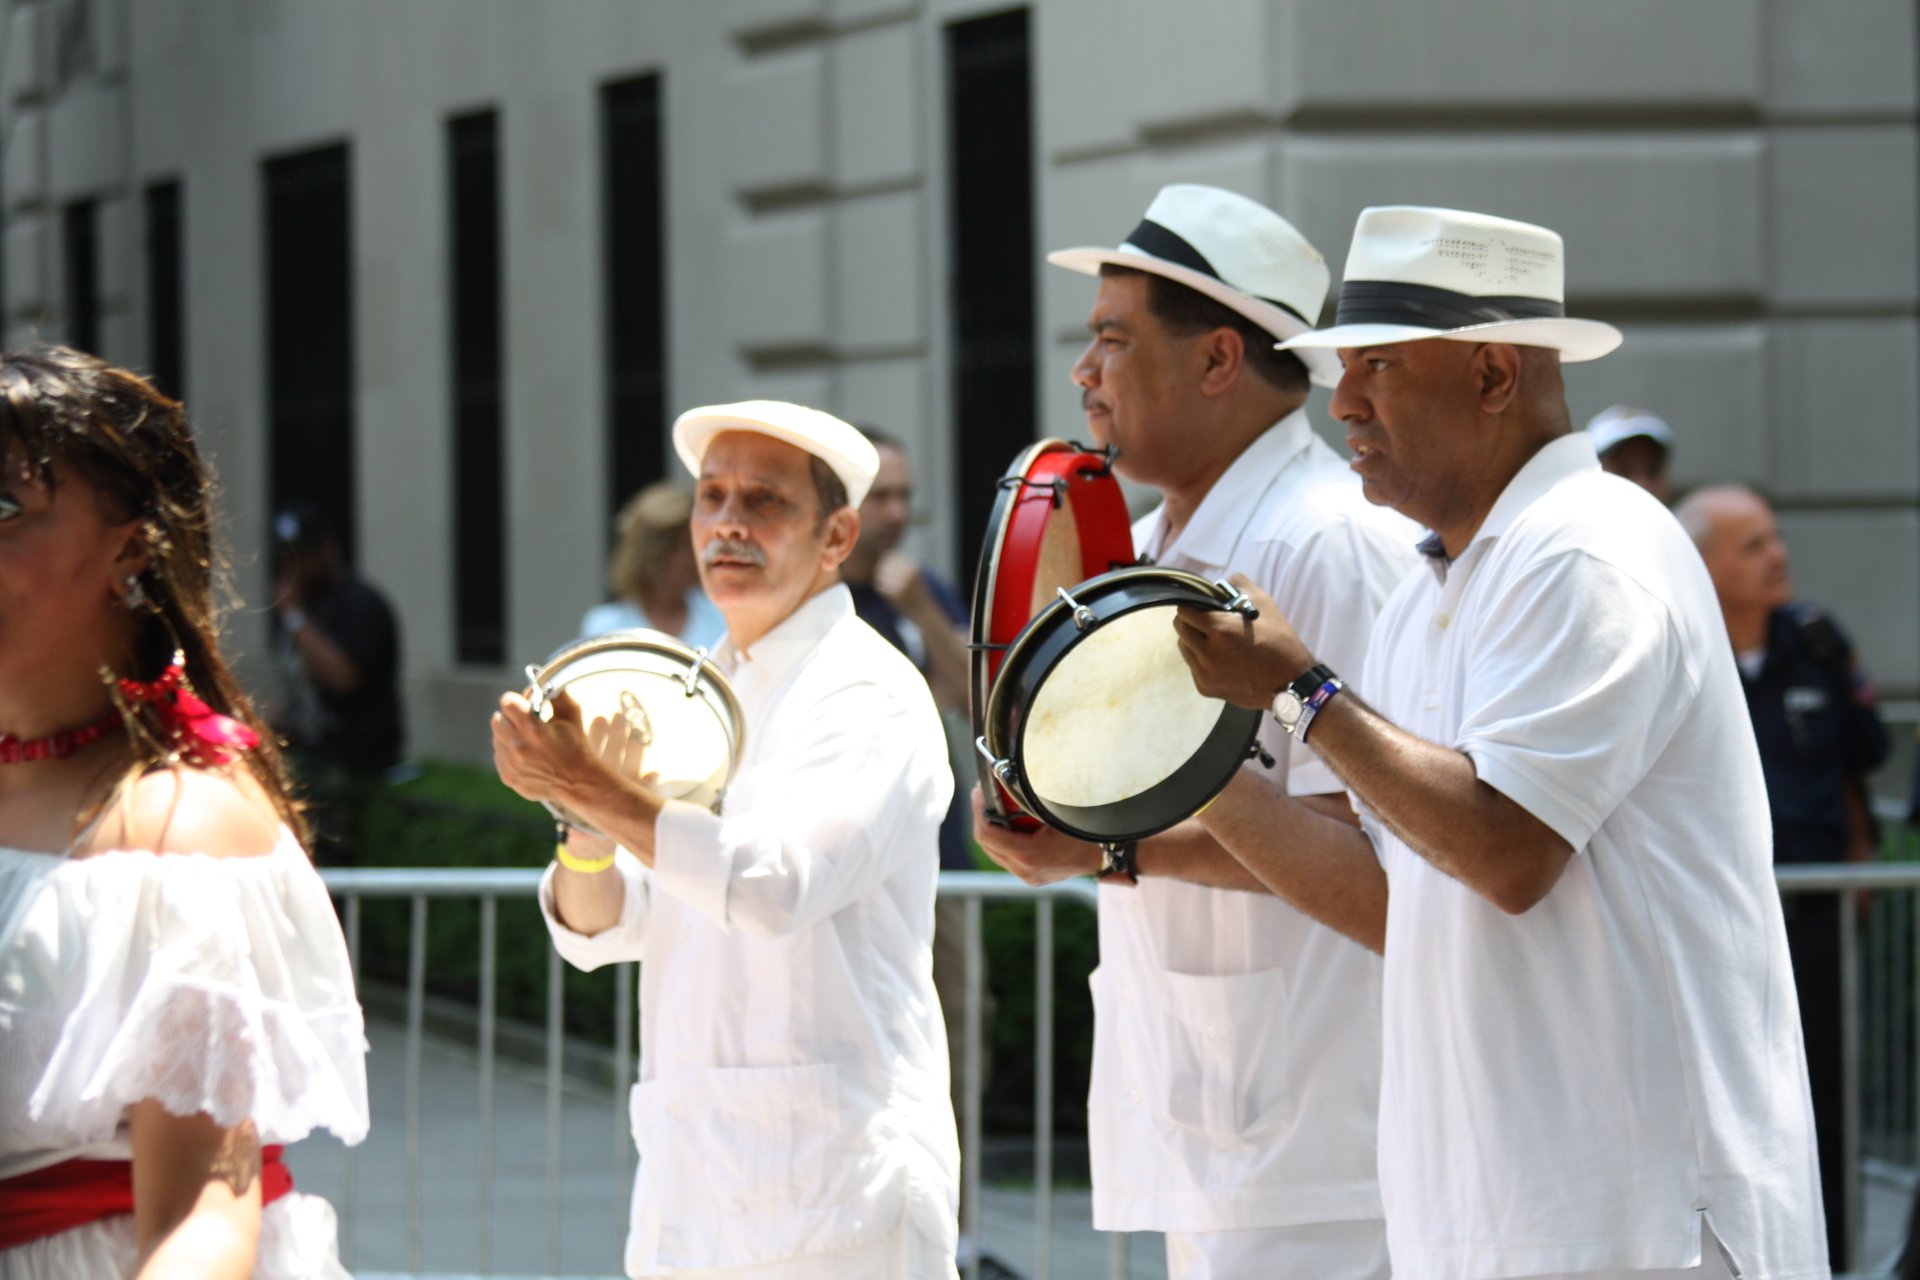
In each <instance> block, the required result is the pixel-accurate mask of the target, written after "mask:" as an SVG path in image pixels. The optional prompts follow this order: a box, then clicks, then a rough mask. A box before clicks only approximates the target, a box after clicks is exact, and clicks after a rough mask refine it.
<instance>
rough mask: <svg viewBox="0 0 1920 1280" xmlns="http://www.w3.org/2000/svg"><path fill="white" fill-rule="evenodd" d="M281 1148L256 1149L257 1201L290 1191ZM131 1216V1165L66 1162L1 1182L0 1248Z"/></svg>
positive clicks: (264, 1201) (268, 1201)
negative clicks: (257, 1155) (258, 1195)
mask: <svg viewBox="0 0 1920 1280" xmlns="http://www.w3.org/2000/svg"><path fill="white" fill-rule="evenodd" d="M285 1150H286V1148H285V1147H280V1146H273V1147H262V1148H260V1203H261V1204H262V1205H263V1206H265V1205H269V1204H272V1203H273V1202H274V1201H275V1200H278V1199H279V1198H280V1197H281V1196H284V1195H285V1194H287V1192H289V1191H291V1190H293V1174H292V1173H290V1172H289V1171H288V1169H287V1166H286V1163H285V1162H284V1161H283V1160H282V1159H281V1158H280V1157H281V1154H282V1153H283V1152H284V1151H285ZM132 1212H133V1164H132V1163H131V1162H130V1161H126V1160H64V1161H62V1162H61V1163H59V1164H54V1165H48V1166H47V1167H46V1168H44V1169H35V1170H34V1171H33V1172H31V1173H23V1174H19V1175H18V1176H16V1177H12V1178H0V1249H11V1248H13V1247H14V1246H16V1245H22V1244H28V1243H30V1242H32V1241H34V1240H43V1239H45V1238H46V1237H48V1236H57V1235H59V1234H60V1233H61V1232H62V1231H71V1230H73V1229H74V1228H75V1227H84V1226H86V1225H87V1224H88V1223H90V1222H98V1221H100V1220H101V1219H102V1218H112V1217H116V1216H118V1215H119V1214H123V1213H132Z"/></svg>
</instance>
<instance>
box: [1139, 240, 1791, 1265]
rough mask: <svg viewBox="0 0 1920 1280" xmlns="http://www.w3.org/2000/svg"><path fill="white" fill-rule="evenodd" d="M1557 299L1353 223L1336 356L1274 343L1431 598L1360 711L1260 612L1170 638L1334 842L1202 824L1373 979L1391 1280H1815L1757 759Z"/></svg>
mask: <svg viewBox="0 0 1920 1280" xmlns="http://www.w3.org/2000/svg"><path fill="white" fill-rule="evenodd" d="M1563 281H1564V253H1563V246H1562V243H1561V239H1560V237H1559V236H1558V235H1556V234H1555V233H1553V232H1552V231H1549V230H1547V229H1546V228H1544V227H1536V226H1532V225H1529V224H1527V223H1522V222H1514V221H1511V220H1509V219H1505V218H1494V217H1489V216H1487V215H1485V214H1478V213H1463V212H1460V211H1457V210H1452V209H1432V208H1411V207H1392V208H1375V209H1368V210H1366V211H1364V212H1363V213H1362V214H1361V215H1360V222H1359V225H1358V227H1357V228H1356V230H1355V232H1354V239H1353V246H1352V249H1351V250H1350V252H1349V254H1348V258H1347V269H1346V277H1345V280H1344V281H1343V283H1342V285H1341V291H1340V304H1339V311H1338V313H1337V316H1336V319H1335V322H1334V324H1333V326H1332V327H1331V328H1329V329H1326V330H1322V331H1317V332H1314V333H1311V334H1305V335H1301V336H1299V337H1296V338H1293V339H1291V340H1289V342H1288V343H1286V344H1284V345H1287V346H1289V347H1293V348H1301V349H1310V350H1337V351H1338V352H1339V355H1340V359H1341V363H1342V366H1343V372H1342V375H1341V378H1340V383H1339V386H1338V387H1337V388H1336V389H1335V391H1334V395H1333V400H1332V402H1331V406H1330V408H1331V411H1332V413H1333V414H1334V416H1335V417H1337V418H1339V419H1340V420H1341V421H1342V422H1344V423H1345V424H1346V426H1347V438H1348V443H1349V445H1350V446H1351V448H1352V450H1353V453H1354V460H1353V463H1352V466H1353V469H1354V470H1355V471H1357V472H1358V473H1359V475H1360V478H1361V482H1362V484H1363V485H1364V486H1365V490H1366V495H1367V497H1368V498H1369V499H1371V500H1372V501H1374V502H1376V503H1381V504H1384V505H1388V506H1391V507H1393V508H1394V509H1395V510H1397V511H1400V512H1401V513H1403V514H1405V515H1408V516H1410V517H1412V518H1413V519H1415V520H1418V521H1419V522H1420V523H1422V524H1424V525H1426V526H1427V527H1428V528H1429V529H1431V530H1432V533H1431V535H1430V536H1429V537H1428V538H1427V540H1426V541H1425V542H1424V543H1423V544H1422V551H1423V552H1424V554H1425V555H1426V557H1427V566H1426V567H1425V568H1424V569H1422V570H1417V571H1415V572H1414V573H1413V574H1412V575H1410V576H1409V577H1408V578H1407V579H1406V580H1405V581H1403V582H1402V583H1401V584H1400V587H1399V588H1398V590H1396V591H1395V592H1394V595H1393V598H1392V599H1391V600H1389V601H1388V602H1387V605H1386V607H1385V608H1384V609H1383V610H1382V611H1381V614H1380V620H1379V623H1378V624H1377V625H1376V626H1375V628H1374V633H1373V639H1372V641H1371V644H1370V646H1369V648H1368V651H1367V657H1366V662H1365V665H1364V667H1363V668H1362V669H1361V670H1360V671H1359V673H1358V679H1357V680H1355V682H1354V687H1352V688H1347V687H1346V685H1345V684H1344V683H1343V677H1348V676H1352V675H1353V674H1354V671H1353V669H1351V668H1348V669H1346V670H1341V669H1339V668H1332V667H1330V666H1329V665H1327V659H1326V657H1325V655H1324V654H1322V653H1321V652H1320V651H1319V650H1317V649H1315V648H1314V647H1313V646H1312V645H1311V643H1310V642H1308V641H1306V640H1305V639H1304V637H1302V636H1301V635H1299V634H1298V633H1297V631H1296V629H1295V628H1293V627H1292V626H1290V625H1289V618H1288V615H1287V611H1286V608H1285V607H1284V606H1283V605H1275V603H1274V602H1273V601H1272V600H1269V599H1267V598H1265V596H1264V593H1260V592H1259V590H1258V588H1257V587H1252V586H1251V585H1249V594H1250V595H1253V596H1254V598H1255V603H1256V604H1257V605H1258V606H1259V609H1260V615H1259V617H1258V618H1257V619H1255V620H1253V621H1251V622H1243V621H1242V620H1240V619H1232V620H1225V619H1217V618H1209V617H1206V616H1204V615H1202V614H1201V613H1200V612H1199V611H1197V610H1182V612H1181V617H1180V619H1179V622H1178V624H1177V625H1178V627H1179V629H1180V632H1181V649H1182V652H1183V653H1184V654H1185V656H1186V658H1187V661H1188V664H1189V665H1190V666H1191V667H1192V669H1193V671H1194V675H1195V680H1196V682H1197V683H1198V685H1199V687H1200V688H1201V689H1202V690H1203V691H1205V692H1208V693H1211V694H1213V695H1215V696H1217V697H1224V698H1227V699H1230V700H1231V701H1233V702H1235V703H1237V704H1239V705H1241V706H1248V707H1261V708H1265V707H1271V708H1272V709H1273V712H1274V715H1275V716H1276V717H1277V718H1278V719H1279V720H1280V721H1281V722H1282V723H1283V724H1284V725H1286V726H1287V727H1288V729H1289V731H1290V732H1291V733H1292V734H1293V736H1294V737H1295V738H1296V739H1302V740H1307V741H1309V743H1310V745H1311V746H1312V748H1313V750H1314V751H1316V752H1317V753H1318V754H1319V756H1320V758H1321V760H1323V761H1324V762H1326V763H1327V764H1328V765H1330V766H1331V767H1332V768H1333V769H1334V771H1335V772H1336V773H1338V774H1339V776H1340V778H1341V779H1342V781H1344V782H1345V783H1346V784H1347V786H1348V788H1349V790H1350V793H1351V794H1352V795H1353V797H1354V799H1355V801H1356V802H1357V804H1358V806H1359V809H1360V814H1361V818H1362V821H1363V825H1364V830H1355V829H1354V828H1353V827H1351V826H1347V825H1345V824H1343V823H1337V822H1333V821H1330V820H1328V819H1327V818H1325V817H1324V816H1322V815H1320V814H1318V813H1316V812H1314V811H1313V810H1311V809H1309V808H1308V807H1307V806H1305V805H1303V804H1301V803H1300V802H1298V801H1297V800H1295V799H1293V798H1291V797H1289V796H1286V795H1283V794H1280V793H1279V792H1278V791H1277V790H1276V789H1275V788H1273V787H1272V786H1270V785H1268V784H1267V783H1266V782H1265V781H1264V780H1262V779H1261V778H1259V777H1257V776H1254V775H1253V774H1252V773H1251V772H1250V771H1248V770H1245V769H1243V770H1242V771H1241V772H1240V774H1239V776H1238V777H1236V779H1235V780H1234V782H1233V783H1232V784H1230V785H1229V786H1228V788H1227V790H1226V791H1225V792H1224V793H1223V794H1222V796H1221V798H1220V799H1219V800H1218V801H1217V802H1216V803H1215V804H1214V805H1213V807H1212V808H1210V809H1209V810H1208V811H1207V812H1206V814H1205V815H1204V816H1203V821H1204V822H1205V824H1206V826H1207V828H1208V830H1209V831H1210V832H1212V833H1213V834H1214V836H1215V837H1216V838H1218V839H1219V840H1220V841H1221V843H1222V844H1224V845H1225V846H1226V847H1227V848H1228V849H1229V850H1231V851H1232V852H1233V854H1234V855H1235V856H1236V857H1237V858H1239V859H1240V860H1241V862H1242V863H1243V865H1245V866H1246V867H1247V869H1248V870H1249V871H1250V872H1252V873H1253V874H1254V875H1256V876H1258V877H1259V878H1260V880H1261V881H1262V882H1263V883H1265V884H1266V885H1268V886H1269V887H1271V888H1272V889H1273V891H1274V892H1275V893H1278V894H1280V895H1282V896H1284V897H1285V898H1287V899H1288V900H1289V901H1290V902H1293V903H1295V904H1296V905H1297V906H1299V907H1300V908H1301V909H1302V910H1304V911H1306V912H1309V913H1310V914H1312V915H1314V916H1316V917H1318V918H1319V919H1321V920H1323V921H1325V922H1326V923H1328V924H1329V925H1331V926H1333V927H1334V928H1337V929H1340V930H1341V931H1342V932H1345V933H1347V934H1349V935H1350V936H1352V937H1354V938H1355V939H1357V940H1359V941H1361V942H1363V943H1365V944H1366V945H1367V946H1369V947H1371V948H1373V949H1375V950H1378V951H1382V952H1383V954H1384V957H1385V963H1384V978H1385V985H1384V989H1383V993H1382V1015H1383V1016H1382V1021H1381V1029H1382V1037H1383V1054H1382V1063H1383V1070H1382V1074H1381V1084H1380V1148H1379V1149H1380V1190H1381V1194H1382V1196H1383V1198H1384V1199H1385V1201H1386V1206H1387V1240H1388V1244H1389V1247H1390V1249H1391V1252H1392V1255H1393V1274H1394V1276H1395V1277H1396V1280H1505V1278H1506V1277H1520V1276H1526V1277H1541V1278H1543V1280H1544V1278H1555V1280H1572V1278H1573V1277H1582V1278H1584V1280H1602V1278H1604V1280H1711V1278H1714V1277H1729V1276H1741V1277H1745V1280H1787V1278H1788V1277H1792V1278H1794V1280H1802V1278H1807V1277H1824V1276H1826V1275H1827V1271H1828V1269H1827V1262H1826V1249H1825V1242H1824V1231H1823V1228H1822V1221H1821V1212H1820V1201H1819V1180H1818V1171H1817V1168H1816V1166H1815V1162H1814V1155H1813V1132H1812V1118H1811V1115H1810V1108H1809V1106H1808V1101H1807V1071H1806V1061H1805V1057H1804V1055H1803V1053H1802V1050H1801V1044H1800V1026H1799V1017H1798V1011H1797V1009H1796V1007H1795V1000H1794V988H1793V975H1792V973H1791V971H1790V970H1789V968H1788V964H1787V947H1786V935H1785V931H1784V929H1783V928H1782V923H1781V912H1780V899H1779V896H1778V894H1777V893H1776V892H1775V890H1774V883H1773V875H1772V867H1771V861H1772V860H1771V849H1770V847H1769V840H1768V831H1767V797H1766V787H1765V784H1764V782H1763V780H1762V776H1761V769H1760V759H1759V754H1758V752H1757V751H1756V750H1755V747H1754V737H1753V728H1752V726H1751V724H1750V723H1749V721H1748V718H1747V709H1746V704H1745V699H1744V698H1743V697H1742V695H1741V692H1740V681H1739V678H1738V675H1737V673H1736V672H1735V669H1734V663H1733V655H1732V653H1731V651H1730V649H1729V647H1728V644H1727V631H1726V627H1725V626H1724V625H1723V623H1722V622H1721V619H1720V611H1719V608H1718V606H1717V604H1716V602H1715V600H1714V593H1713V585H1712V583H1711V582H1709V581H1708V578H1707V573H1706V570H1705V569H1704V567H1703V566H1702V565H1701V562H1700V557H1699V555H1698V554H1697V553H1696V552H1695V551H1694V548H1693V547H1692V546H1691V545H1690V544H1689V542H1688V540H1687V537H1686V534H1685V533H1684V532H1683V531H1682V530H1681V528H1680V526H1679V524H1678V523H1676V522H1675V520H1674V519H1673V517H1672V516H1671V515H1670V514H1669V513H1668V512H1667V511H1666V510H1665V509H1664V508H1662V507H1661V506H1660V504H1659V503H1658V502H1657V501H1656V500H1655V499H1654V498H1653V497H1652V496H1651V495H1649V494H1648V493H1647V492H1646V491H1644V490H1643V489H1641V488H1639V487H1638V486H1636V485H1634V484H1632V483H1630V482H1628V481H1626V480H1623V479H1621V478H1619V477H1617V476H1611V475H1608V474H1606V473H1605V472H1604V471H1602V470H1601V468H1600V463H1599V460H1598V458H1597V457H1596V456H1595V454H1594V448H1593V442H1592V440H1591V438H1589V437H1588V436H1587V435H1586V434H1585V433H1584V432H1579V433H1576V432H1574V431H1573V429H1572V426H1571V422H1570V420H1569V417H1568V412H1567V404H1566V392H1565V389H1564V385H1563V383H1562V379H1561V363H1562V362H1563V361H1576V360H1593V359H1597V358H1599V357H1601V356H1604V355H1606V354H1607V353H1608V352H1610V351H1612V350H1613V349H1614V348H1615V347H1616V346H1618V345H1619V343H1620V334H1619V332H1618V331H1617V330H1616V329H1614V328H1613V327H1612V326H1611V325H1606V324H1602V323H1599V322H1597V321H1592V320H1580V319H1573V318H1569V317H1568V316H1567V315H1566V308H1565V303H1564V301H1563V294H1564V285H1563ZM1309 735H1311V736H1310V737H1309Z"/></svg>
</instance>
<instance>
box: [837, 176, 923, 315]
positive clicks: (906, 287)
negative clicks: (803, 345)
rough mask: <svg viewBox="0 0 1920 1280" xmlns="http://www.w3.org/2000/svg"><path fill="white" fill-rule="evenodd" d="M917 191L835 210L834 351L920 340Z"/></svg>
mask: <svg viewBox="0 0 1920 1280" xmlns="http://www.w3.org/2000/svg"><path fill="white" fill-rule="evenodd" d="M922 231H923V224H922V217H921V212H920V196H919V194H918V193H917V192H912V191H905V192H892V193H888V194H885V195H877V196H865V197H861V198H859V199H851V200H843V201H841V202H840V203H839V204H838V205H836V206H835V208H834V211H833V244H834V251H833V273H834V288H833V308H834V319H833V334H834V338H835V343H836V346H837V348H838V349H840V350H842V351H848V352H858V351H875V350H880V351H898V350H900V349H901V348H903V347H905V348H918V347H920V346H921V345H922V344H923V343H924V342H925V341H926V316H927V307H926V279H927V272H926V253H925V252H924V237H923V234H922Z"/></svg>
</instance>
